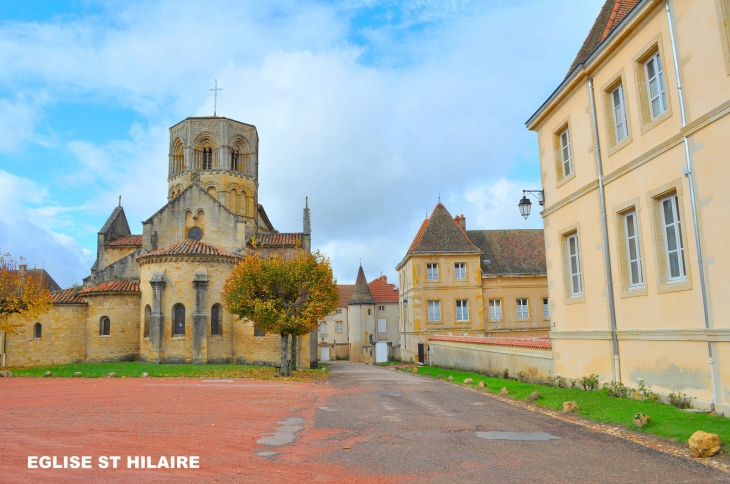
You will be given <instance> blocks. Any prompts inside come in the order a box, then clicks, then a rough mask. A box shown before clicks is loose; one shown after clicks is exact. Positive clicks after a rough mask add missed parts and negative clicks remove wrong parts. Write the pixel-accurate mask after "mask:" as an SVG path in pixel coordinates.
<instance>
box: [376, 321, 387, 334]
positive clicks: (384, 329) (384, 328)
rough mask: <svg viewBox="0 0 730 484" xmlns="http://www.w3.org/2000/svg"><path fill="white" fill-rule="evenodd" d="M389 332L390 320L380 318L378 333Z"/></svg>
mask: <svg viewBox="0 0 730 484" xmlns="http://www.w3.org/2000/svg"><path fill="white" fill-rule="evenodd" d="M387 332H388V320H387V319H378V333H387Z"/></svg>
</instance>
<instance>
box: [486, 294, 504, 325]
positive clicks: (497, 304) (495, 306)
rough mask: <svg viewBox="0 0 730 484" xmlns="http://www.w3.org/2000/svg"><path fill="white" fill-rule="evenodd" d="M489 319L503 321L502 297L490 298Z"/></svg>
mask: <svg viewBox="0 0 730 484" xmlns="http://www.w3.org/2000/svg"><path fill="white" fill-rule="evenodd" d="M489 320H490V321H501V320H502V300H501V299H490V300H489Z"/></svg>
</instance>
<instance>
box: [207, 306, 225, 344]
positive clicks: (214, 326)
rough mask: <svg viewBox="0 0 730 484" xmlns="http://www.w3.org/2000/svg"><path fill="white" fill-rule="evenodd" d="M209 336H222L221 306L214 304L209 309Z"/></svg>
mask: <svg viewBox="0 0 730 484" xmlns="http://www.w3.org/2000/svg"><path fill="white" fill-rule="evenodd" d="M210 335H211V336H223V325H222V324H221V305H220V304H214V305H213V307H212V308H211V309H210Z"/></svg>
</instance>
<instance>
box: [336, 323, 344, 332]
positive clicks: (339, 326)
mask: <svg viewBox="0 0 730 484" xmlns="http://www.w3.org/2000/svg"><path fill="white" fill-rule="evenodd" d="M335 332H336V333H342V321H336V322H335Z"/></svg>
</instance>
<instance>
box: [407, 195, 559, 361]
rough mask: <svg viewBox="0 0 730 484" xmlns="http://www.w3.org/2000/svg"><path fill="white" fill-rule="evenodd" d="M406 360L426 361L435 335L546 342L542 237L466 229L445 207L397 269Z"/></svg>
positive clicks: (435, 214) (439, 207)
mask: <svg viewBox="0 0 730 484" xmlns="http://www.w3.org/2000/svg"><path fill="white" fill-rule="evenodd" d="M396 270H397V271H398V277H399V287H400V311H401V318H400V320H401V327H400V333H401V348H400V354H401V358H402V359H403V360H404V361H413V360H415V361H419V362H426V361H427V353H428V341H429V338H430V337H431V336H434V335H442V336H443V335H455V336H456V335H458V336H491V337H495V336H496V337H503V336H507V337H517V336H519V337H525V336H545V335H546V334H547V331H548V330H549V329H550V304H549V300H548V289H547V278H546V275H545V274H546V268H545V247H544V240H543V234H542V230H467V229H466V218H465V217H464V216H463V215H461V216H458V215H457V216H456V217H452V216H451V214H450V213H449V211H448V210H447V209H446V207H445V206H444V205H443V204H442V203H441V202H439V203H438V204H437V205H436V207H435V208H434V210H433V213H432V214H431V216H430V217H429V218H427V219H426V220H424V222H423V224H422V225H421V228H420V229H419V231H418V233H417V234H416V237H415V238H414V239H413V242H412V243H411V246H410V248H409V249H408V252H407V253H406V255H405V257H404V258H403V260H402V261H401V262H400V263H399V264H398V266H397V267H396Z"/></svg>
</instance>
